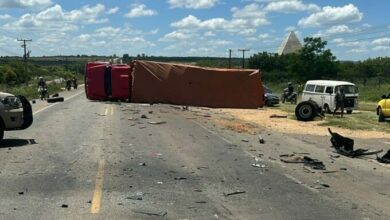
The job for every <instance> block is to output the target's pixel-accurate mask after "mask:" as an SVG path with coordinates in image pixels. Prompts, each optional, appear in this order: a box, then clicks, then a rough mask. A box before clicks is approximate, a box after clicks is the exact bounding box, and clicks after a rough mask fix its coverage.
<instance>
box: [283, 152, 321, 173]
mask: <svg viewBox="0 0 390 220" xmlns="http://www.w3.org/2000/svg"><path fill="white" fill-rule="evenodd" d="M280 157H288V159H284V158H281V159H280V161H282V162H284V163H303V164H304V165H305V166H308V167H310V168H312V169H314V170H326V167H325V165H324V163H323V162H322V161H320V160H317V159H313V158H311V157H308V156H304V157H301V156H295V154H290V155H281V156H280Z"/></svg>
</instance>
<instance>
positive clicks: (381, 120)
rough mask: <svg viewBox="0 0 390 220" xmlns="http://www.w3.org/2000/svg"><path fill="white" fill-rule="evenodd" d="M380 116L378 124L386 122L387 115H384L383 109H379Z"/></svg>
mask: <svg viewBox="0 0 390 220" xmlns="http://www.w3.org/2000/svg"><path fill="white" fill-rule="evenodd" d="M378 115H379V116H378V122H385V115H384V114H383V112H382V109H381V108H379V109H378Z"/></svg>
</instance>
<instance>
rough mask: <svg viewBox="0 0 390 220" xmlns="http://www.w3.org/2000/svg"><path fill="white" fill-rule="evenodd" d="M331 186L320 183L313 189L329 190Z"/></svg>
mask: <svg viewBox="0 0 390 220" xmlns="http://www.w3.org/2000/svg"><path fill="white" fill-rule="evenodd" d="M329 187H330V186H329V185H328V184H325V183H319V184H317V185H315V186H314V187H313V188H314V189H325V188H329Z"/></svg>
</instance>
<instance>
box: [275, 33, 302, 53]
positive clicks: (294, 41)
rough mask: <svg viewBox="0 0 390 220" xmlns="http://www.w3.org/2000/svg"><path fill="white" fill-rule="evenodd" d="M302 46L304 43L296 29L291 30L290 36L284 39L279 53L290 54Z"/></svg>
mask: <svg viewBox="0 0 390 220" xmlns="http://www.w3.org/2000/svg"><path fill="white" fill-rule="evenodd" d="M301 48H302V44H301V42H300V41H299V39H298V37H297V35H296V34H295V33H294V31H291V32H290V34H289V35H288V37H287V38H286V39H285V40H284V41H283V44H282V45H281V46H280V48H279V50H278V54H279V55H282V54H289V53H296V52H298V50H300V49H301Z"/></svg>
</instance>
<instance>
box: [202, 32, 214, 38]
mask: <svg viewBox="0 0 390 220" xmlns="http://www.w3.org/2000/svg"><path fill="white" fill-rule="evenodd" d="M204 36H205V37H215V36H216V34H215V33H214V32H212V31H207V32H205V33H204Z"/></svg>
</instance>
